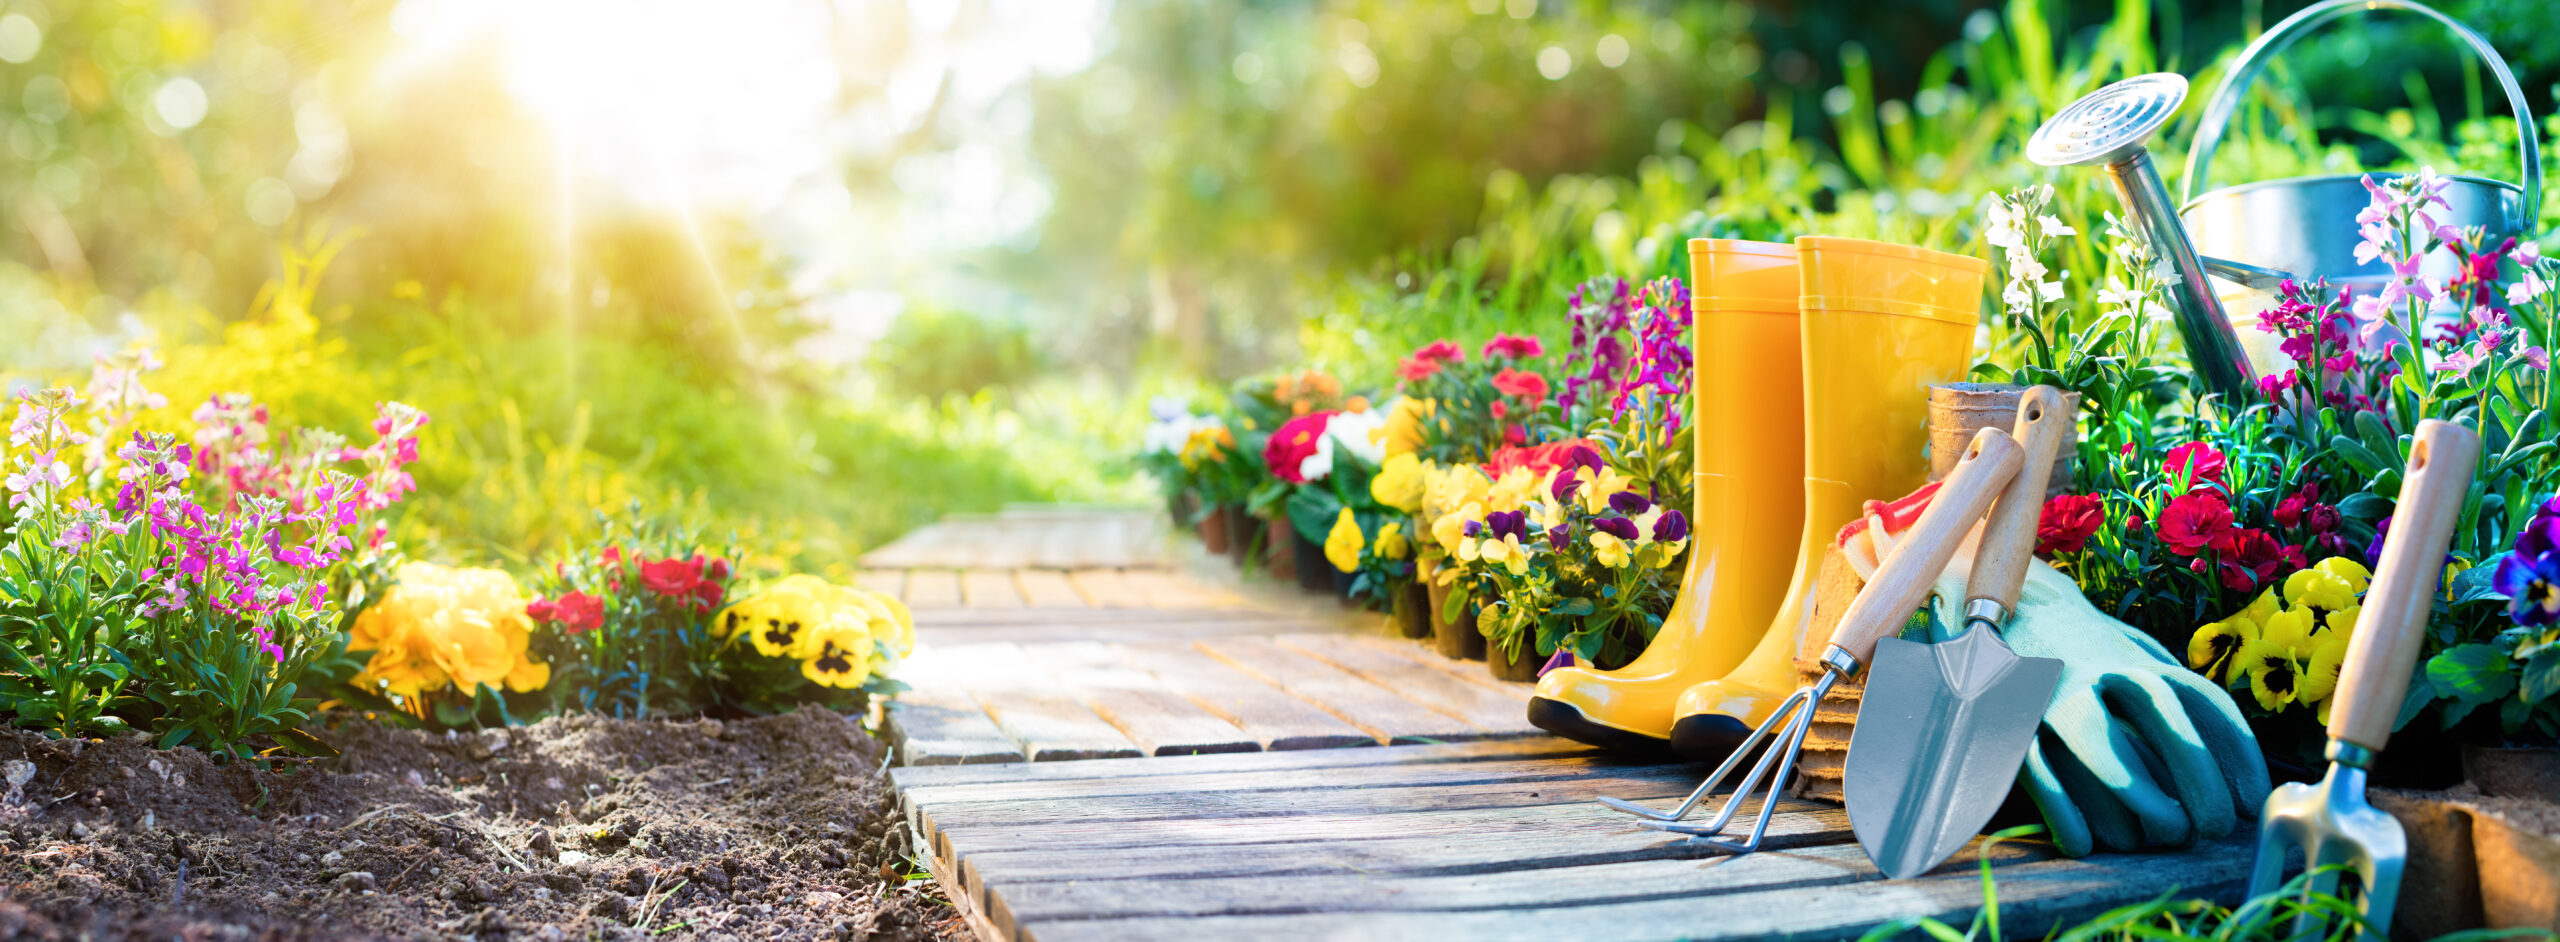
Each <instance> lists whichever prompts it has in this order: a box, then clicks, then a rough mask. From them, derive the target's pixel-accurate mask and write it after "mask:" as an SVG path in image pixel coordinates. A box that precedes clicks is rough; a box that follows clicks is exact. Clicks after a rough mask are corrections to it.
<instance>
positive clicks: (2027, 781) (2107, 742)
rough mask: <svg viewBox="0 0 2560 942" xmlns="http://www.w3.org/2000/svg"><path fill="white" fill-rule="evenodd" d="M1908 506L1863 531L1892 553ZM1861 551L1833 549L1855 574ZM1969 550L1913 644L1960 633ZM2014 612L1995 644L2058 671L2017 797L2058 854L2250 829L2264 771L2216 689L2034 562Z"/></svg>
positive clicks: (1872, 519) (2251, 741) (2233, 710)
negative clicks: (2032, 807) (2001, 642)
mask: <svg viewBox="0 0 2560 942" xmlns="http://www.w3.org/2000/svg"><path fill="white" fill-rule="evenodd" d="M1914 496H1915V497H1920V498H1921V500H1923V501H1925V499H1926V498H1925V496H1923V495H1914ZM1912 503H1917V502H1914V501H1910V500H1908V499H1906V500H1905V501H1901V502H1896V504H1894V505H1881V504H1878V505H1871V508H1872V509H1874V510H1879V511H1882V510H1886V509H1887V508H1894V509H1899V510H1902V511H1905V512H1904V513H1899V514H1897V513H1884V514H1881V515H1871V516H1869V517H1868V518H1867V519H1866V520H1865V521H1862V523H1865V524H1868V525H1871V526H1873V528H1874V530H1875V531H1876V532H1877V535H1878V536H1879V537H1881V538H1882V539H1883V540H1886V541H1889V540H1890V537H1889V536H1884V531H1886V530H1887V529H1888V528H1889V527H1891V524H1892V523H1894V522H1905V521H1908V520H1909V519H1911V518H1913V517H1916V516H1917V515H1918V513H1917V508H1916V507H1910V506H1906V505H1908V504H1912ZM1895 517H1899V518H1900V520H1894V519H1893V518H1895ZM1906 525H1907V524H1906ZM1857 526H1858V525H1855V524H1853V525H1852V529H1853V530H1854V529H1856V528H1857ZM1843 535H1844V537H1846V536H1849V535H1850V534H1847V533H1844V534H1843ZM1845 542H1851V541H1847V540H1844V543H1845ZM1861 548H1863V549H1866V550H1867V551H1868V552H1869V553H1874V554H1875V555H1873V556H1869V557H1868V558H1869V559H1874V558H1877V557H1879V556H1881V552H1878V550H1880V549H1882V547H1860V548H1852V547H1849V546H1844V547H1843V549H1844V550H1846V551H1848V552H1849V553H1850V555H1851V556H1852V561H1853V563H1854V562H1857V561H1859V560H1857V559H1856V557H1857V556H1858V555H1860V554H1859V552H1858V549H1861ZM1973 548H1974V545H1973V541H1972V540H1967V542H1966V544H1965V546H1964V548H1963V549H1962V550H1960V551H1959V552H1958V554H1957V556H1956V559H1955V561H1954V562H1953V563H1950V564H1949V565H1948V567H1947V570H1946V572H1945V573H1943V574H1941V575H1940V576H1939V577H1938V581H1937V586H1936V588H1935V590H1934V592H1933V594H1932V595H1931V598H1930V602H1929V610H1930V615H1931V618H1930V619H1929V627H1928V629H1927V631H1928V637H1926V638H1922V637H1918V636H1917V634H1918V629H1913V630H1912V631H1911V632H1909V633H1908V634H1907V636H1910V637H1911V638H1912V640H1915V641H1929V642H1937V641H1945V640H1947V639H1949V638H1951V637H1953V636H1954V635H1955V634H1956V633H1958V632H1960V631H1962V630H1963V627H1964V623H1965V619H1964V614H1963V612H1964V605H1965V601H1966V593H1965V578H1966V576H1967V575H1968V574H1969V573H1970V572H1971V570H1972V563H1973ZM1858 568H1860V569H1862V570H1866V571H1868V572H1872V569H1871V568H1869V567H1867V566H1860V567H1858ZM2011 612H2012V614H2011V615H2010V618H2009V623H2008V624H2007V625H2006V626H2004V627H2003V628H2002V629H2001V632H2000V635H2001V637H2002V638H2003V639H2005V640H2007V641H2008V642H2009V647H2010V648H2011V649H2013V650H2015V651H2017V653H2018V654H2019V656H2021V657H2049V658H2053V659H2055V660H2059V661H2061V662H2062V683H2061V685H2060V686H2059V687H2057V688H2056V689H2055V691H2054V695H2053V703H2052V705H2051V706H2049V707H2047V708H2046V709H2045V714H2044V723H2043V725H2042V726H2040V727H2038V728H2037V730H2036V744H2035V747H2034V748H2032V749H2029V750H2028V751H2027V761H2026V766H2025V768H2023V769H2021V770H2020V771H2019V773H2018V786H2019V787H2020V788H2022V789H2025V790H2026V792H2027V794H2028V795H2029V796H2030V797H2032V798H2033V799H2034V800H2035V803H2036V807H2037V809H2038V810H2040V811H2042V812H2043V814H2044V819H2045V827H2046V829H2047V830H2048V831H2050V832H2051V836H2052V839H2053V842H2054V845H2055V846H2056V847H2057V848H2059V849H2060V850H2061V851H2062V852H2063V853H2064V854H2067V855H2070V856H2073V857H2080V856H2085V855H2087V854H2089V853H2090V852H2092V851H2097V850H2106V851H2133V850H2141V849H2144V848H2149V847H2174V846H2182V845H2185V844H2189V843H2192V842H2194V841H2196V840H2198V839H2207V840H2210V839H2215V838H2221V837H2224V836H2227V835H2229V834H2230V833H2231V832H2232V831H2233V830H2234V829H2235V828H2238V827H2240V826H2242V823H2243V822H2244V821H2245V822H2251V823H2254V822H2255V821H2256V820H2257V817H2258V808H2259V805H2260V804H2261V803H2263V802H2264V801H2265V800H2266V797H2267V791H2268V788H2269V786H2268V782H2267V763H2266V759H2265V757H2264V756H2263V755H2261V754H2260V753H2259V751H2258V741H2257V737H2255V736H2253V735H2251V734H2250V732H2249V724H2248V721H2247V720H2246V719H2245V718H2243V717H2242V716H2241V715H2240V708H2239V706H2238V705H2236V704H2234V703H2233V702H2232V701H2231V696H2230V695H2229V694H2228V693H2226V692H2224V691H2223V689H2222V687H2221V686H2220V685H2219V684H2215V683H2214V682H2212V681H2211V680H2210V679H2207V678H2206V677H2204V676H2203V675H2200V674H2197V673H2195V672H2193V671H2190V670H2188V669H2187V668H2186V666H2185V665H2183V664H2180V663H2179V662H2178V660H2177V659H2176V658H2174V657H2171V656H2170V654H2169V652H2168V651H2167V650H2165V649H2163V648H2162V647H2161V646H2160V643H2159V642H2157V641H2154V640H2152V639H2151V637H2150V636H2149V635H2145V634H2143V633H2142V632H2141V631H2140V630H2138V629H2135V628H2134V627H2133V626H2131V625H2127V624H2125V623H2123V622H2120V621H2117V620H2115V619H2113V618H2110V617H2107V615H2106V614H2105V613H2102V612H2100V611H2098V610H2097V608H2096V607H2095V606H2092V605H2090V604H2089V599H2088V598H2087V597H2086V596H2083V595H2082V594H2080V587H2079V585H2077V584H2076V583H2074V582H2072V581H2071V577H2069V576H2066V575H2063V574H2062V573H2061V572H2060V571H2058V570H2056V569H2054V568H2053V567H2052V566H2048V565H2046V564H2045V563H2044V561H2043V560H2035V561H2032V562H2030V563H2029V565H2028V568H2027V581H2026V586H2025V587H2024V588H2023V589H2021V590H2020V591H2019V593H2018V601H2017V604H2016V605H2014V606H2012V608H2011Z"/></svg>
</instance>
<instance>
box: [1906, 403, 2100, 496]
mask: <svg viewBox="0 0 2560 942" xmlns="http://www.w3.org/2000/svg"><path fill="white" fill-rule="evenodd" d="M2026 392H2027V387H2024V386H2019V385H2016V384H2014V383H1941V384H1938V385H1936V386H1931V387H1929V480H1932V481H1935V480H1938V479H1941V478H1944V477H1946V476H1947V472H1948V471H1949V470H1952V469H1954V468H1955V466H1956V459H1957V458H1960V457H1963V455H1964V449H1965V446H1966V443H1968V442H1971V441H1973V435H1974V433H1976V432H1979V431H1982V430H1983V429H1985V428H1998V429H2004V430H2005V429H2009V428H2013V427H2015V426H2016V424H2017V420H2018V397H2019V396H2023V395H2025V394H2026ZM2062 401H2063V404H2065V405H2067V406H2069V407H2070V408H2071V414H2072V415H2075V416H2077V415H2079V414H2080V394H2079V393H2063V394H2062ZM2079 454H2080V425H2079V423H2077V422H2074V423H2072V425H2071V430H2070V434H2069V435H2067V436H2066V437H2064V438H2063V440H2062V450H2061V451H2060V452H2058V453H2056V454H2055V455H2054V458H2053V476H2052V477H2050V478H2048V479H2046V482H2045V487H2044V492H2045V495H2046V496H2047V497H2050V496H2052V495H2055V494H2067V493H2070V492H2071V482H2072V473H2073V472H2072V469H2073V467H2074V466H2075V465H2077V464H2078V463H2079Z"/></svg>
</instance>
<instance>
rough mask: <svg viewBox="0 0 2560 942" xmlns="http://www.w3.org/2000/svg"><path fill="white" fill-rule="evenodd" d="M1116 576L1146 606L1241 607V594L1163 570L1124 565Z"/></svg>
mask: <svg viewBox="0 0 2560 942" xmlns="http://www.w3.org/2000/svg"><path fill="white" fill-rule="evenodd" d="M1120 578H1121V579H1122V580H1124V581H1126V582H1127V583H1128V584H1129V585H1130V587H1132V588H1133V589H1135V590H1136V591H1137V593H1138V595H1139V597H1140V598H1143V599H1145V600H1146V603H1147V607H1149V608H1195V609H1196V608H1205V609H1232V608H1243V607H1245V601H1244V597H1243V596H1240V595H1237V594H1235V593H1233V592H1229V591H1226V590H1224V589H1214V588H1210V587H1209V586H1205V585H1201V584H1200V583H1197V582H1193V581H1191V580H1189V579H1185V578H1182V577H1180V576H1176V575H1174V574H1172V573H1167V572H1153V571H1149V570H1145V569H1125V570H1122V571H1121V572H1120Z"/></svg>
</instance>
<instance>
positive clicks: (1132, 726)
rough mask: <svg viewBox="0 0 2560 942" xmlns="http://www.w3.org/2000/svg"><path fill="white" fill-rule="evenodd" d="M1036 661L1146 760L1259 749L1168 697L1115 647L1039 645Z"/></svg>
mask: <svg viewBox="0 0 2560 942" xmlns="http://www.w3.org/2000/svg"><path fill="white" fill-rule="evenodd" d="M1038 656H1039V658H1040V660H1042V661H1043V662H1045V663H1048V664H1051V665H1053V666H1054V667H1053V669H1054V670H1055V671H1056V674H1055V676H1056V678H1057V680H1058V682H1059V683H1060V684H1062V685H1064V686H1065V687H1066V688H1067V689H1068V690H1071V691H1073V692H1074V693H1075V696H1076V699H1078V700H1081V701H1083V702H1084V705H1085V706H1087V707H1090V708H1092V710H1093V712H1094V713H1095V714H1097V715H1099V716H1101V717H1102V718H1103V719H1104V720H1107V721H1109V722H1110V723H1111V725H1113V726H1116V727H1119V729H1120V732H1121V733H1123V734H1125V735H1127V736H1128V737H1129V741H1130V742H1133V743H1136V744H1137V745H1138V748H1139V750H1141V751H1143V752H1145V753H1146V754H1147V755H1150V756H1182V755H1199V754H1202V753H1217V752H1260V751H1261V750H1262V744H1261V743H1260V742H1259V741H1256V740H1255V739H1254V738H1253V737H1251V736H1248V735H1246V734H1245V732H1244V731H1243V730H1241V729H1238V728H1237V727H1236V724H1234V723H1230V722H1227V721H1226V720H1225V719H1222V718H1220V717H1219V716H1217V715H1216V714H1213V713H1210V712H1209V711H1207V710H1205V709H1202V708H1201V707H1200V705H1199V704H1196V703H1193V702H1191V700H1190V699H1189V698H1187V697H1184V696H1183V695H1181V694H1179V693H1176V692H1174V691H1173V690H1172V689H1171V688H1169V687H1167V686H1166V685H1165V684H1164V682H1163V681H1161V680H1158V679H1157V678H1156V675H1154V674H1150V673H1148V672H1146V671H1144V670H1141V669H1138V668H1136V667H1132V666H1130V662H1129V658H1128V657H1126V656H1125V655H1123V654H1122V653H1121V651H1120V649H1119V647H1118V646H1116V645H1107V644H1100V643H1097V642H1090V641H1083V642H1066V643H1061V644H1047V645H1041V646H1040V648H1039V649H1038Z"/></svg>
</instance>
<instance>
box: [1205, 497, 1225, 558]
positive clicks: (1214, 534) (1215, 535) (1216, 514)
mask: <svg viewBox="0 0 2560 942" xmlns="http://www.w3.org/2000/svg"><path fill="white" fill-rule="evenodd" d="M1225 510H1226V508H1223V507H1211V508H1209V512H1207V513H1204V514H1201V515H1200V545H1201V546H1202V547H1203V548H1205V549H1207V550H1208V551H1209V552H1212V553H1224V552H1226V551H1227V515H1226V513H1225Z"/></svg>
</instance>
